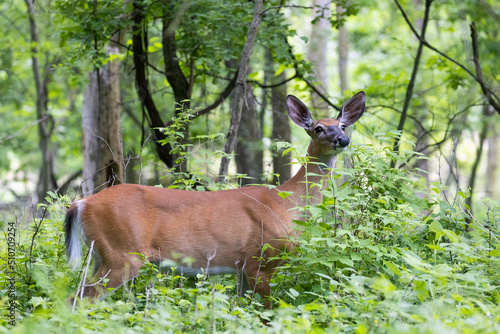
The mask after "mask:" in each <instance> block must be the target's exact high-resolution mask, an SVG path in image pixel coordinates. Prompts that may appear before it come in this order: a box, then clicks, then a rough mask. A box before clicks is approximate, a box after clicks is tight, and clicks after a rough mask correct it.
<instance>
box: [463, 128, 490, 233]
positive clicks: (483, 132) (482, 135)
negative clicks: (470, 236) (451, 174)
mask: <svg viewBox="0 0 500 334" xmlns="http://www.w3.org/2000/svg"><path fill="white" fill-rule="evenodd" d="M487 134H488V123H487V122H486V121H483V128H482V129H481V133H480V135H479V146H478V148H477V152H476V159H475V160H474V164H473V165H472V170H471V173H470V178H469V189H470V196H469V197H467V198H466V199H465V203H466V204H467V205H468V206H469V211H470V212H471V214H473V213H474V211H473V210H472V195H473V194H474V187H475V184H476V175H477V169H478V167H479V163H480V161H481V156H482V155H483V147H484V142H485V139H486V135H487ZM465 221H466V223H467V228H469V227H470V223H471V221H472V220H471V217H469V216H467V217H466V218H465Z"/></svg>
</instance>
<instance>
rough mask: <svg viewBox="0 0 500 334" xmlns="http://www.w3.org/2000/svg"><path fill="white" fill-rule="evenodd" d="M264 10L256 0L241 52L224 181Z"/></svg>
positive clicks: (221, 173)
mask: <svg viewBox="0 0 500 334" xmlns="http://www.w3.org/2000/svg"><path fill="white" fill-rule="evenodd" d="M261 12H262V0H255V7H254V14H253V20H252V24H251V26H250V29H249V31H248V36H247V41H246V43H245V46H244V48H243V52H242V54H241V59H240V66H239V70H238V77H237V79H236V85H235V91H234V102H233V105H232V106H231V124H230V126H229V132H228V134H227V141H226V144H225V145H224V153H225V155H224V156H223V157H222V161H221V164H220V169H219V182H224V181H225V178H226V176H227V173H228V167H229V157H230V155H231V154H232V153H233V151H234V147H235V144H236V138H237V136H238V129H239V127H240V121H241V113H242V110H243V102H244V99H245V97H246V94H245V89H246V87H245V84H246V78H247V72H248V62H249V60H250V53H251V51H252V47H253V44H254V42H255V38H256V37H257V32H258V30H259V25H260V21H261V18H262V17H261Z"/></svg>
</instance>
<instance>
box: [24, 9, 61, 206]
mask: <svg viewBox="0 0 500 334" xmlns="http://www.w3.org/2000/svg"><path fill="white" fill-rule="evenodd" d="M25 2H26V6H27V9H28V16H29V24H30V35H31V66H32V69H33V77H34V81H35V89H36V116H37V120H38V121H39V122H38V136H39V147H40V152H41V154H42V161H41V165H40V175H39V178H38V182H37V186H36V196H37V197H36V198H35V199H34V202H35V203H38V202H41V201H43V200H44V198H45V196H46V194H47V191H49V190H54V189H57V182H56V178H55V174H54V159H55V149H54V148H53V145H52V140H51V136H52V132H53V131H54V120H53V119H52V116H51V115H50V114H49V113H48V111H47V109H48V108H47V107H48V100H49V99H48V91H47V85H48V82H49V78H50V73H51V65H50V63H49V61H48V57H46V59H47V61H46V66H45V68H44V74H43V77H42V73H41V71H40V65H39V58H38V55H39V53H38V42H39V40H38V27H37V24H36V20H35V2H34V0H25Z"/></svg>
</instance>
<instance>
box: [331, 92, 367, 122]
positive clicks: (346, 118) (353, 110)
mask: <svg viewBox="0 0 500 334" xmlns="http://www.w3.org/2000/svg"><path fill="white" fill-rule="evenodd" d="M364 112H365V92H363V91H361V92H358V93H356V95H354V96H353V97H351V98H350V99H349V101H347V102H346V104H344V106H343V107H342V111H341V112H340V114H339V116H338V117H337V120H338V121H339V122H341V123H343V124H345V125H346V126H349V125H352V124H354V123H356V122H357V121H358V119H359V118H360V117H361V116H362V115H363V113H364Z"/></svg>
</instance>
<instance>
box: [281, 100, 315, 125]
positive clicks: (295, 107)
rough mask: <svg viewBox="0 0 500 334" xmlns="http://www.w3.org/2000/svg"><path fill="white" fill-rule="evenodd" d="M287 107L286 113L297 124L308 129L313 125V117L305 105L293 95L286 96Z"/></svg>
mask: <svg viewBox="0 0 500 334" xmlns="http://www.w3.org/2000/svg"><path fill="white" fill-rule="evenodd" d="M286 105H287V107H288V115H289V116H290V118H291V119H292V121H294V123H295V124H297V125H298V126H301V127H303V128H304V129H309V128H310V127H311V126H312V125H313V119H312V117H311V113H310V112H309V109H307V107H306V105H305V104H304V103H303V102H302V101H301V100H299V99H298V98H296V97H295V96H293V95H288V97H287V98H286Z"/></svg>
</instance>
